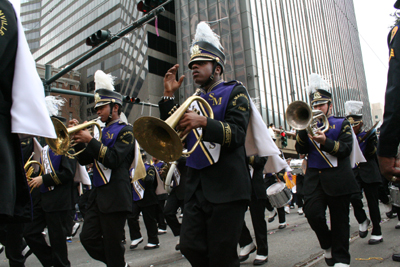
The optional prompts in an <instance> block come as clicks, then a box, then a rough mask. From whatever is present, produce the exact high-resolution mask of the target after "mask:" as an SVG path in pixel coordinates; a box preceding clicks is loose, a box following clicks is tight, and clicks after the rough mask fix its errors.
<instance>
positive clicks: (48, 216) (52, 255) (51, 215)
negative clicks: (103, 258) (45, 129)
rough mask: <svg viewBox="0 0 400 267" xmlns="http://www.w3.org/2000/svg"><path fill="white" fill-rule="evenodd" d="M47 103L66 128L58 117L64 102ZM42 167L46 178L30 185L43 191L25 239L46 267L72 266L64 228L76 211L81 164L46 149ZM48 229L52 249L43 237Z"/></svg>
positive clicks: (49, 97)
mask: <svg viewBox="0 0 400 267" xmlns="http://www.w3.org/2000/svg"><path fill="white" fill-rule="evenodd" d="M46 102H47V103H48V110H49V114H50V115H51V116H54V117H55V118H57V119H59V120H60V121H62V122H63V123H64V124H66V122H67V120H66V119H65V118H63V117H59V116H56V114H57V113H58V109H59V107H61V106H62V105H63V103H64V100H62V99H58V98H56V97H53V96H47V97H46ZM41 163H42V165H43V168H44V172H43V174H42V175H41V176H38V177H34V178H32V179H31V180H30V181H29V182H28V184H29V186H30V187H32V188H39V191H40V193H37V194H36V195H35V198H36V199H35V200H34V202H35V205H34V207H33V221H32V222H31V223H28V224H26V226H25V230H24V238H25V240H26V243H27V244H28V246H29V247H30V249H31V251H32V252H33V253H34V254H35V255H36V257H37V258H38V259H39V261H40V262H41V263H42V265H43V266H70V262H69V260H68V248H67V243H66V241H65V238H66V235H67V233H66V232H65V228H64V226H65V225H64V224H65V222H66V221H67V220H68V218H69V214H68V212H69V211H70V210H71V209H72V208H73V207H74V205H73V199H72V193H71V192H72V188H73V185H74V176H75V170H76V163H77V162H76V160H75V159H71V158H70V157H68V156H61V155H57V154H55V153H54V152H53V151H52V149H51V148H50V147H49V146H48V145H46V146H45V147H44V148H43V150H42V153H41ZM45 227H47V229H48V235H49V240H50V246H49V245H48V244H47V242H46V240H45V237H44V236H43V234H42V232H43V229H44V228H45ZM68 234H70V233H68Z"/></svg>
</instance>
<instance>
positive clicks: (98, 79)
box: [94, 70, 115, 91]
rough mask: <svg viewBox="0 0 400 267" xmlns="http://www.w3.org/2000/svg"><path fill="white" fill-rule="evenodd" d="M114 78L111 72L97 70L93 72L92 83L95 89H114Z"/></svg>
mask: <svg viewBox="0 0 400 267" xmlns="http://www.w3.org/2000/svg"><path fill="white" fill-rule="evenodd" d="M114 79H115V77H114V76H112V75H111V74H105V73H104V72H103V71H102V70H97V71H96V72H95V74H94V83H95V88H96V90H97V89H108V90H111V91H114V90H115V89H114Z"/></svg>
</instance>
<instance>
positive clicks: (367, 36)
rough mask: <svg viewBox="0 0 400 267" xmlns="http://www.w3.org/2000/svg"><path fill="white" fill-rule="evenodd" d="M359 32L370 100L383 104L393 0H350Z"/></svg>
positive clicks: (392, 21)
mask: <svg viewBox="0 0 400 267" xmlns="http://www.w3.org/2000/svg"><path fill="white" fill-rule="evenodd" d="M353 2H354V9H355V13H356V18H357V25H358V31H359V34H360V42H361V50H362V54H363V60H364V68H365V75H366V77H367V86H368V95H369V101H370V103H371V104H372V103H378V102H380V103H382V104H384V96H385V90H386V80H387V70H388V60H389V52H388V51H389V50H388V46H387V35H388V33H389V31H390V26H391V25H393V24H394V20H395V19H394V18H393V17H391V16H390V14H391V13H393V12H395V10H396V9H394V8H393V4H394V3H395V2H396V1H395V0H379V1H376V0H353Z"/></svg>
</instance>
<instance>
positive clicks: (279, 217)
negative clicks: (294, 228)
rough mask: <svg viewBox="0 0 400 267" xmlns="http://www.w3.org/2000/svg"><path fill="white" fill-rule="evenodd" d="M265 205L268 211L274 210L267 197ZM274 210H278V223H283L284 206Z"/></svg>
mask: <svg viewBox="0 0 400 267" xmlns="http://www.w3.org/2000/svg"><path fill="white" fill-rule="evenodd" d="M265 207H266V208H267V210H268V211H269V212H272V211H274V207H272V205H271V202H269V200H268V199H267V201H266V202H265ZM276 210H277V212H278V219H279V223H284V222H286V214H285V207H282V208H277V209H276Z"/></svg>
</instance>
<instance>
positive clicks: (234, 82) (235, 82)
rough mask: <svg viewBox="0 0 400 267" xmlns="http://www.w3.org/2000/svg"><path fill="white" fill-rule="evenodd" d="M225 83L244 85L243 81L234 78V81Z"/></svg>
mask: <svg viewBox="0 0 400 267" xmlns="http://www.w3.org/2000/svg"><path fill="white" fill-rule="evenodd" d="M224 84H240V85H243V83H242V82H241V81H237V80H232V81H229V82H224ZM243 86H244V85H243Z"/></svg>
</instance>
